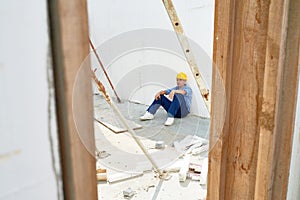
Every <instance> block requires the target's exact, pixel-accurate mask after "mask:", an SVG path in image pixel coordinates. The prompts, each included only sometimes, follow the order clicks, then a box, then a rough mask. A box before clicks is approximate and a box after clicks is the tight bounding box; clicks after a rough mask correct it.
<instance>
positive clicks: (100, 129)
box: [94, 95, 209, 200]
mask: <svg viewBox="0 0 300 200" xmlns="http://www.w3.org/2000/svg"><path fill="white" fill-rule="evenodd" d="M116 105H117V106H118V108H119V109H120V111H121V112H122V114H123V115H124V116H125V118H126V119H130V120H132V121H134V122H136V123H138V124H140V125H142V126H143V128H142V129H138V130H136V131H135V132H136V135H138V136H139V138H140V140H141V141H142V143H143V145H144V146H145V148H146V149H147V150H148V151H149V153H150V155H151V157H152V158H153V160H154V161H155V162H156V164H157V165H158V166H159V168H160V169H170V168H172V167H173V166H178V165H179V164H180V163H182V160H183V159H182V155H183V154H184V153H185V152H186V151H185V149H182V150H181V151H179V150H178V148H177V149H175V148H174V146H173V143H174V142H180V141H182V140H183V139H184V138H194V137H195V136H198V137H201V138H203V139H208V129H209V119H205V118H201V117H197V116H192V115H189V116H187V117H186V118H184V119H176V120H175V124H174V125H173V126H170V127H166V126H164V125H163V123H164V121H165V119H166V112H165V111H164V110H162V109H160V110H159V111H158V112H157V114H156V115H155V119H154V120H151V121H144V122H142V121H140V120H139V116H141V115H142V114H144V112H145V110H146V108H147V106H145V105H141V104H136V103H131V102H128V101H124V102H123V103H120V104H118V103H116ZM94 109H95V118H97V119H99V120H103V121H105V122H107V123H110V124H112V125H115V126H120V122H119V121H118V120H117V119H116V117H115V114H114V113H113V111H112V110H111V109H110V107H109V105H108V104H107V103H106V102H105V100H104V99H103V97H102V96H100V95H95V96H94ZM95 137H96V146H97V148H98V150H99V151H100V152H102V154H101V158H100V159H99V160H98V162H97V167H98V168H99V167H100V168H106V169H107V176H108V179H110V177H111V180H113V177H116V176H118V175H120V174H123V175H124V174H125V175H126V174H137V173H141V174H142V175H141V176H139V177H136V178H132V179H128V180H124V181H119V182H114V183H108V182H101V181H100V182H99V184H98V191H99V199H104V200H107V199H109V200H110V199H125V198H124V197H123V190H126V189H127V188H128V187H130V188H131V189H132V190H133V191H134V192H135V195H134V196H133V197H132V198H131V199H174V200H176V199H183V198H187V199H203V198H204V197H205V195H206V185H205V184H202V185H200V182H199V181H193V180H190V179H187V180H186V181H185V182H179V178H178V173H170V175H171V178H170V179H169V180H161V179H159V178H155V173H154V172H153V170H152V165H151V164H150V162H149V161H148V160H147V158H146V157H145V156H144V154H143V153H142V151H141V150H140V148H139V147H138V145H137V144H136V143H135V141H134V140H133V139H132V138H131V136H130V134H129V133H128V132H124V133H119V134H115V133H114V132H112V131H111V130H109V129H108V128H106V127H104V126H103V125H101V124H100V123H98V122H96V121H95ZM159 140H160V141H164V142H165V144H166V147H165V148H164V149H155V148H154V147H155V143H156V141H159ZM191 142H192V140H191ZM205 157H207V152H206V153H203V154H201V155H195V156H191V159H190V162H192V163H197V164H202V162H203V159H204V158H205Z"/></svg>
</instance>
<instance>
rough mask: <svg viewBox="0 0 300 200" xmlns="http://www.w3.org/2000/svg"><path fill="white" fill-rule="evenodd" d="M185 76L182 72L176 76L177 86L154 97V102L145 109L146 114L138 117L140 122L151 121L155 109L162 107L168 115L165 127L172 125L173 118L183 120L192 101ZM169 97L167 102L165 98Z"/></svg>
mask: <svg viewBox="0 0 300 200" xmlns="http://www.w3.org/2000/svg"><path fill="white" fill-rule="evenodd" d="M186 81H187V75H186V74H185V73H183V72H180V73H179V74H177V77H176V82H177V86H176V87H174V88H171V89H167V90H162V91H160V92H158V93H157V94H156V95H155V100H154V101H153V103H152V104H151V105H150V106H149V108H148V109H147V112H146V113H145V114H144V115H143V116H142V117H140V120H151V119H153V118H154V114H155V113H156V111H157V109H158V108H159V107H160V106H162V107H163V108H164V109H165V110H166V111H167V113H168V118H167V120H166V122H165V125H166V126H170V125H172V124H173V123H174V117H175V118H183V117H185V116H187V115H188V114H189V113H190V106H191V100H192V89H191V88H190V87H189V86H187V85H186ZM165 94H166V95H169V98H170V99H171V100H169V99H168V98H167V97H166V96H165Z"/></svg>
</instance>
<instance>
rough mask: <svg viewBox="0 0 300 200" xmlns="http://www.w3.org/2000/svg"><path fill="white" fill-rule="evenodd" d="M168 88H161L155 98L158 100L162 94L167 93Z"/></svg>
mask: <svg viewBox="0 0 300 200" xmlns="http://www.w3.org/2000/svg"><path fill="white" fill-rule="evenodd" d="M166 93H167V92H166V90H161V91H159V92H158V93H157V94H156V95H155V99H156V100H158V99H159V98H160V95H163V94H166Z"/></svg>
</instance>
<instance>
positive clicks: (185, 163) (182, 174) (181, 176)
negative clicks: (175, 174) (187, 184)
mask: <svg viewBox="0 0 300 200" xmlns="http://www.w3.org/2000/svg"><path fill="white" fill-rule="evenodd" d="M190 157H191V155H186V156H185V157H184V160H183V163H182V166H181V168H180V171H179V181H185V180H186V177H187V173H188V171H189V165H190Z"/></svg>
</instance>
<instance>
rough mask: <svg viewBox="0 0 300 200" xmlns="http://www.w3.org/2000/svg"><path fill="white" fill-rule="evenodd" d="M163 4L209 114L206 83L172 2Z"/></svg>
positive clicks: (209, 97) (209, 103)
mask: <svg viewBox="0 0 300 200" xmlns="http://www.w3.org/2000/svg"><path fill="white" fill-rule="evenodd" d="M162 1H163V4H164V6H165V8H166V11H167V13H168V15H169V18H170V20H171V22H172V25H173V28H174V30H175V32H176V35H177V38H178V40H179V43H180V45H181V48H182V50H183V52H184V55H185V57H186V60H187V62H188V64H189V66H190V69H191V71H192V72H193V76H194V78H195V80H196V82H197V85H198V88H199V90H200V93H201V96H202V98H203V100H204V103H205V105H206V108H207V110H208V112H209V113H210V105H211V95H210V93H209V88H208V86H207V84H206V82H205V81H204V79H203V76H202V75H201V73H200V71H199V69H198V67H197V64H196V60H195V57H194V55H193V53H192V50H191V47H190V44H189V41H188V38H187V37H186V36H185V34H184V31H183V27H182V25H181V23H180V20H179V18H178V16H177V13H176V10H175V7H174V5H173V3H172V0H162Z"/></svg>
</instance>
